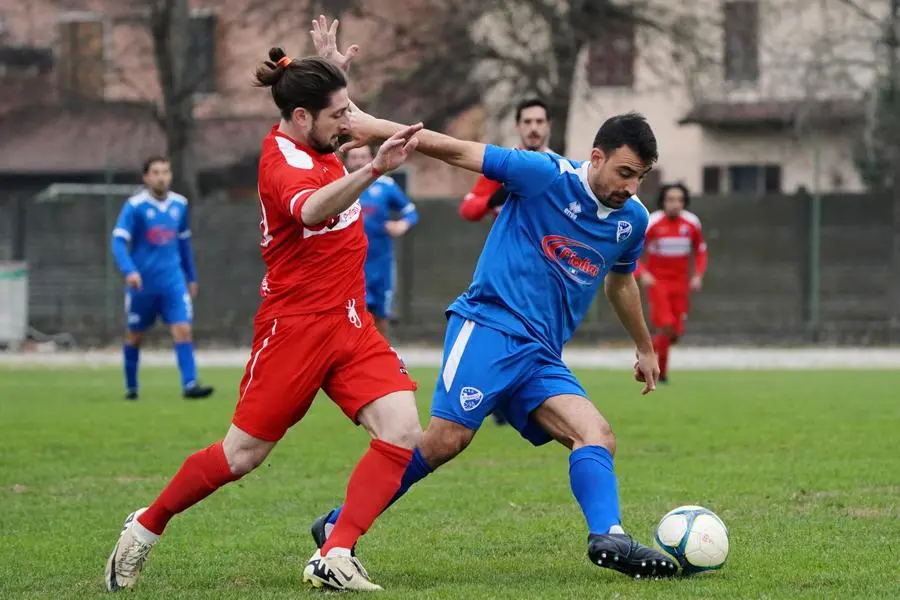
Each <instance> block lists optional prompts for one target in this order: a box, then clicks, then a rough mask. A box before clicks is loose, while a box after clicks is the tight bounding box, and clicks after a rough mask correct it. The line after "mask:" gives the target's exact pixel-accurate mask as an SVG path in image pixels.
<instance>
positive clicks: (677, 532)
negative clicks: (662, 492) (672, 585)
mask: <svg viewBox="0 0 900 600" xmlns="http://www.w3.org/2000/svg"><path fill="white" fill-rule="evenodd" d="M654 541H655V542H656V546H657V547H658V548H659V549H660V550H662V551H663V552H665V553H666V554H668V555H669V556H671V557H672V558H673V559H675V561H676V562H677V563H678V564H679V566H680V567H681V572H682V573H684V574H685V575H692V574H694V573H702V572H703V571H712V570H714V569H721V568H722V566H723V565H724V564H725V559H727V558H728V528H727V527H725V523H723V522H722V519H720V518H719V517H718V516H716V514H715V513H714V512H712V511H711V510H709V509H707V508H703V507H702V506H679V507H678V508H676V509H674V510H672V511H670V512H668V513H666V515H665V516H664V517H663V518H662V519H661V520H660V522H659V525H657V526H656V535H655V536H654Z"/></svg>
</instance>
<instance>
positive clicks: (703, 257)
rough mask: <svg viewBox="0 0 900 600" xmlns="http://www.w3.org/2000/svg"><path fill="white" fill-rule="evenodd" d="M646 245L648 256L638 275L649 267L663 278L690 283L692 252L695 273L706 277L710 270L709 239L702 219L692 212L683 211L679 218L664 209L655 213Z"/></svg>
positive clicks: (648, 231) (673, 281)
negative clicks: (667, 214) (701, 225)
mask: <svg viewBox="0 0 900 600" xmlns="http://www.w3.org/2000/svg"><path fill="white" fill-rule="evenodd" d="M644 248H645V258H644V260H643V261H641V262H639V263H638V270H637V271H636V272H635V274H636V275H640V272H641V271H642V270H643V269H647V271H649V272H650V274H651V275H653V277H654V278H656V279H657V280H659V281H663V282H669V283H678V284H683V285H685V286H687V284H688V281H689V280H690V276H691V254H692V253H693V255H694V274H695V275H700V276H701V277H702V276H703V274H704V273H705V272H706V264H707V261H708V255H707V252H706V241H704V239H703V233H702V232H701V231H700V219H699V218H698V217H697V215H695V214H694V213H692V212H688V211H686V210H683V211H681V215H680V216H679V217H678V218H675V219H670V218H669V217H667V216H666V213H664V212H663V211H661V210H657V211H654V212H652V213H651V214H650V222H649V223H648V225H647V234H646V240H645V242H644Z"/></svg>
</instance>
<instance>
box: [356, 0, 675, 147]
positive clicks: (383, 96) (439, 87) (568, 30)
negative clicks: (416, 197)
mask: <svg viewBox="0 0 900 600" xmlns="http://www.w3.org/2000/svg"><path fill="white" fill-rule="evenodd" d="M361 12H362V14H364V15H365V16H366V17H367V18H370V19H373V20H375V21H376V22H378V23H379V26H380V27H381V28H382V29H381V30H380V31H382V32H389V33H388V34H387V35H388V36H389V37H390V38H391V39H392V43H391V44H389V45H390V49H388V50H387V51H386V52H384V53H377V54H376V55H375V56H374V57H372V56H369V57H367V56H366V55H365V52H368V50H366V49H364V56H363V60H361V62H364V64H366V65H371V64H375V63H387V64H388V65H389V68H388V73H389V78H388V80H389V81H388V83H387V85H385V86H382V87H380V88H378V89H376V90H374V91H373V92H372V93H371V94H370V95H369V97H368V98H367V100H368V102H369V105H370V109H371V110H373V111H375V112H377V113H378V114H387V115H391V114H396V113H401V115H400V116H401V117H402V116H405V117H406V118H408V117H409V115H410V114H414V115H417V116H418V118H422V119H423V120H424V121H425V122H426V124H427V125H428V126H430V127H437V128H440V127H442V126H443V125H445V124H446V123H447V122H448V121H449V120H450V119H452V118H453V117H454V116H455V115H456V114H458V113H459V112H460V111H461V110H462V109H464V108H467V107H469V106H472V105H474V104H477V103H478V102H479V101H484V100H485V99H487V98H491V99H494V100H496V101H497V104H498V109H499V112H500V113H501V114H507V115H508V114H509V113H510V111H511V110H512V108H513V107H514V106H515V104H516V103H517V102H518V101H519V100H520V99H521V98H522V97H523V96H526V95H529V94H539V95H541V96H542V97H543V98H544V99H545V101H546V102H547V103H548V105H549V108H550V113H551V115H552V118H553V121H554V126H553V133H552V138H551V140H550V146H551V147H552V148H553V149H554V150H556V151H558V152H563V153H564V152H565V151H566V131H567V129H568V122H569V110H570V107H571V105H572V101H573V95H574V94H575V89H574V83H575V81H576V78H577V69H578V67H579V58H580V57H581V56H582V53H583V52H584V51H585V50H586V48H587V47H588V45H589V44H590V43H591V42H592V41H594V40H598V39H602V37H603V36H604V35H606V34H608V33H609V32H610V31H611V28H613V27H615V26H616V25H617V24H618V25H622V24H632V25H636V26H637V27H639V28H644V29H647V30H652V31H653V32H654V33H655V34H656V35H659V36H667V37H668V38H669V39H670V40H672V41H673V42H674V43H676V44H678V45H682V46H684V47H685V48H688V47H691V40H690V36H689V35H688V33H689V32H686V31H685V30H684V28H679V27H678V23H677V21H676V20H675V19H674V18H673V14H672V13H670V12H669V11H668V10H667V9H666V8H665V7H664V3H659V2H652V1H651V0H630V2H615V1H612V0H457V1H455V2H452V3H451V2H444V1H443V0H421V1H420V2H418V3H416V4H415V5H414V7H413V8H411V9H410V10H407V11H405V14H403V15H397V14H382V13H379V12H378V11H377V10H375V9H373V8H371V7H366V6H363V8H362V9H361Z"/></svg>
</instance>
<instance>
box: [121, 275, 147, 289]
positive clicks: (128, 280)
mask: <svg viewBox="0 0 900 600" xmlns="http://www.w3.org/2000/svg"><path fill="white" fill-rule="evenodd" d="M125 285H127V286H128V287H130V288H134V289H136V290H139V289H141V288H142V287H144V282H143V280H141V274H140V273H138V272H137V271H135V272H134V273H129V274H128V275H126V276H125Z"/></svg>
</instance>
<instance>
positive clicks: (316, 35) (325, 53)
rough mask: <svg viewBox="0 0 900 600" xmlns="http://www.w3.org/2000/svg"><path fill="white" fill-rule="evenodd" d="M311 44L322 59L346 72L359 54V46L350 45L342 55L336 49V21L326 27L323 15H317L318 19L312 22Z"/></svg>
mask: <svg viewBox="0 0 900 600" xmlns="http://www.w3.org/2000/svg"><path fill="white" fill-rule="evenodd" d="M312 26H313V28H312V31H310V32H309V33H310V34H311V35H312V39H313V44H315V46H316V53H317V54H318V55H319V56H321V57H322V58H327V59H328V60H330V61H332V62H334V63H336V64H337V65H338V66H339V67H340V68H341V69H342V70H344V71H347V69H349V68H350V63H351V62H352V61H353V59H354V58H356V56H357V55H358V54H359V46H357V45H356V44H351V45H350V47H349V48H347V49H346V50H345V51H344V52H343V53H341V52H340V51H339V50H338V48H337V30H338V20H337V19H335V20H334V21H332V22H331V26H329V25H328V19H326V18H325V15H319V18H318V19H316V20H314V21H313V22H312Z"/></svg>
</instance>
